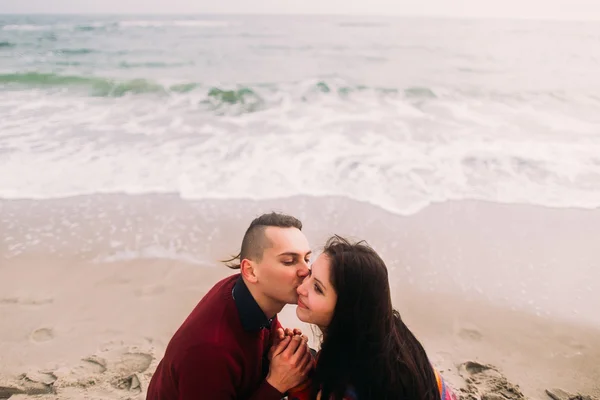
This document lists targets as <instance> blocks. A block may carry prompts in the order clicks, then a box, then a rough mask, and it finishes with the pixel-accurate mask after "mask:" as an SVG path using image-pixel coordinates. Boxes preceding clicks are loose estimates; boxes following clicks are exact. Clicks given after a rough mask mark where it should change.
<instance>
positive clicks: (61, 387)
mask: <svg viewBox="0 0 600 400" xmlns="http://www.w3.org/2000/svg"><path fill="white" fill-rule="evenodd" d="M271 210H275V211H282V212H288V213H291V214H293V215H295V216H297V217H299V218H300V219H302V221H303V223H304V232H305V233H306V235H307V237H308V238H309V241H310V243H311V245H312V246H313V248H314V250H315V251H317V252H318V250H319V246H322V245H323V243H324V240H325V239H326V238H327V237H328V236H329V235H331V234H333V233H337V234H340V235H344V236H348V237H351V238H355V239H365V240H367V241H368V242H369V243H370V244H372V245H373V246H374V247H375V248H376V250H377V251H378V252H380V254H381V255H382V257H383V258H384V260H385V261H386V263H387V266H388V269H389V272H390V282H391V285H392V293H393V301H394V305H395V307H396V308H397V309H398V310H399V311H400V313H401V315H402V317H403V319H404V320H405V322H406V323H407V325H408V326H409V327H410V328H411V329H412V330H413V331H414V332H415V334H416V335H417V337H418V338H419V339H420V340H421V341H422V342H423V344H424V346H425V348H426V350H427V352H428V355H429V357H430V359H431V361H432V363H433V364H434V365H435V366H436V367H437V368H439V369H440V371H442V374H443V375H444V377H446V379H447V380H448V381H449V382H450V384H451V385H452V386H454V387H455V388H456V389H457V390H458V391H459V393H462V395H463V396H467V395H468V394H469V393H470V394H471V395H472V396H479V397H465V398H488V399H490V398H507V397H489V396H490V393H496V394H497V393H500V392H501V391H502V390H504V392H505V393H509V394H510V396H512V397H508V398H515V399H517V398H520V397H519V396H518V392H519V391H520V392H522V394H523V395H524V396H525V397H526V398H530V399H547V398H549V397H547V394H546V392H545V390H547V389H554V388H561V389H563V390H565V391H567V392H570V393H583V394H587V395H593V396H598V395H600V368H598V365H600V334H599V333H600V317H599V316H598V313H597V312H595V310H596V308H597V305H598V304H600V294H599V293H600V287H599V285H600V283H599V282H600V279H598V278H599V276H598V274H599V273H600V270H599V269H598V268H597V266H598V264H597V250H596V246H597V239H598V238H600V210H575V209H552V208H545V207H536V206H526V205H499V204H493V203H486V202H477V201H458V202H447V203H443V204H434V205H431V206H429V207H427V208H425V209H423V210H422V211H420V212H418V213H416V214H414V215H411V216H398V215H394V214H391V213H389V212H387V211H384V210H382V209H380V208H378V207H375V206H372V205H369V204H365V203H361V202H356V201H352V200H348V199H343V198H336V197H290V198H287V199H280V200H268V201H249V200H205V201H189V200H182V199H180V198H178V197H177V196H167V195H143V196H129V195H94V196H76V197H71V198H64V199H55V200H2V201H0V211H1V212H0V230H1V232H2V241H1V242H0V245H1V247H0V260H1V263H0V265H1V267H0V282H2V295H1V296H0V319H1V320H2V329H1V330H0V387H1V388H2V389H0V395H4V397H6V396H7V393H11V392H12V393H14V395H13V396H12V397H11V399H20V398H32V396H34V395H38V394H39V396H40V398H53V399H61V400H62V399H79V398H90V399H92V398H93V399H96V398H97V399H142V398H144V395H145V390H146V389H147V385H148V382H149V380H150V378H151V376H152V373H153V371H154V369H155V368H156V365H157V363H158V362H159V361H160V359H161V357H162V355H163V353H164V350H165V347H166V345H167V343H168V341H169V339H170V337H171V335H172V334H173V333H174V331H175V330H176V329H177V328H178V327H179V325H180V324H181V323H182V322H183V320H184V319H185V317H186V316H187V314H188V313H189V312H190V311H191V310H192V309H193V307H194V306H195V305H196V304H197V302H198V301H199V300H200V299H201V298H202V296H203V294H204V293H206V291H207V290H208V289H209V288H210V287H211V286H212V285H213V284H214V283H216V282H217V281H218V280H219V279H221V278H223V277H225V276H227V275H230V274H232V273H235V271H232V270H230V269H228V268H226V267H225V266H224V265H223V264H221V263H219V260H222V259H225V258H227V257H228V256H229V255H231V254H233V253H236V252H237V251H238V247H239V244H240V241H241V237H242V235H243V232H244V230H245V228H246V227H247V225H248V224H249V222H250V221H251V219H252V218H253V217H254V216H256V215H258V214H260V213H262V212H267V211H271ZM280 319H281V321H282V323H283V324H284V326H286V327H296V326H297V327H301V328H302V329H303V331H304V332H305V333H307V334H309V335H310V336H311V339H312V340H311V345H313V346H315V347H316V346H318V338H315V337H313V336H312V335H313V333H312V332H313V330H311V328H310V327H308V326H305V325H303V324H301V323H299V322H298V321H297V319H296V317H295V312H294V306H287V307H286V308H285V309H284V311H283V312H282V313H281V314H280ZM465 363H467V364H466V365H465ZM484 366H491V367H492V368H493V369H489V370H486V368H487V367H484ZM482 371H483V372H482ZM511 385H517V386H518V389H517V390H513V391H510V390H509V392H506V388H507V387H508V388H510V387H512V386H511ZM461 388H462V390H463V391H462V392H460V390H461ZM19 393H21V394H19ZM44 393H47V394H44ZM515 393H517V394H515ZM482 396H483V397H482ZM485 396H488V397H485Z"/></svg>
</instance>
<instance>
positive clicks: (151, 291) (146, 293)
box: [134, 285, 166, 297]
mask: <svg viewBox="0 0 600 400" xmlns="http://www.w3.org/2000/svg"><path fill="white" fill-rule="evenodd" d="M165 291H166V288H165V286H164V285H149V286H144V287H141V288H139V289H136V290H135V292H134V294H135V295H136V296H138V297H150V296H157V295H160V294H163V293H164V292H165Z"/></svg>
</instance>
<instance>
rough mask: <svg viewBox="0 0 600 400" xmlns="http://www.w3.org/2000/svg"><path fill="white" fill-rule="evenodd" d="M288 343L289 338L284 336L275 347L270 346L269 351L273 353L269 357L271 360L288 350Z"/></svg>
mask: <svg viewBox="0 0 600 400" xmlns="http://www.w3.org/2000/svg"><path fill="white" fill-rule="evenodd" d="M290 341H291V338H290V337H289V336H286V337H285V338H283V339H282V340H281V341H280V342H279V343H278V344H277V345H276V346H271V350H272V351H273V355H272V356H271V358H273V357H276V356H278V355H279V354H281V353H283V352H284V351H285V350H286V349H287V348H288V345H289V344H290Z"/></svg>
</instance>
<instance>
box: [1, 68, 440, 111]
mask: <svg viewBox="0 0 600 400" xmlns="http://www.w3.org/2000/svg"><path fill="white" fill-rule="evenodd" d="M125 65H126V64H122V65H121V67H122V68H125V67H126V66H125ZM139 66H141V65H135V67H139ZM144 66H146V67H150V66H152V67H155V68H160V67H163V66H166V65H163V64H162V63H156V64H152V63H145V64H144ZM169 66H172V65H169ZM0 84H5V85H12V86H13V87H16V88H24V89H31V88H39V87H49V86H54V87H65V88H67V89H68V88H80V89H86V88H87V89H88V92H87V93H88V95H90V96H94V97H98V96H99V97H121V96H124V95H127V94H132V95H139V94H157V95H177V94H184V93H189V92H192V91H196V90H204V94H205V99H204V100H203V101H202V102H201V103H202V104H206V105H210V106H212V107H213V108H214V109H219V108H221V107H223V106H227V105H234V104H236V105H242V106H243V107H242V109H241V110H240V111H243V112H254V111H258V110H260V109H263V108H265V107H268V105H269V104H274V105H276V104H279V103H280V102H281V100H282V98H289V99H291V100H295V101H298V102H310V101H311V100H312V99H314V96H319V95H331V96H338V97H339V98H340V99H347V98H349V97H350V96H353V95H355V94H359V93H365V92H369V93H374V94H376V95H378V96H383V97H386V96H387V97H394V96H399V95H402V96H403V97H405V98H409V99H411V98H413V99H434V98H436V97H437V96H436V94H435V93H434V91H433V90H432V89H430V88H427V87H408V88H405V89H397V88H377V87H368V86H364V85H349V84H347V83H346V82H343V81H332V82H326V81H315V80H308V81H301V82H295V83H290V84H280V85H277V84H273V85H266V84H265V85H256V86H243V85H236V86H234V87H212V86H204V85H202V84H200V83H198V82H183V83H177V84H172V85H162V84H160V83H157V82H153V81H150V80H147V79H132V80H128V81H118V80H114V79H108V78H101V77H83V76H68V75H59V74H53V73H38V72H28V73H15V74H4V75H0Z"/></svg>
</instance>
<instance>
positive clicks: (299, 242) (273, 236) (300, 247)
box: [265, 226, 310, 254]
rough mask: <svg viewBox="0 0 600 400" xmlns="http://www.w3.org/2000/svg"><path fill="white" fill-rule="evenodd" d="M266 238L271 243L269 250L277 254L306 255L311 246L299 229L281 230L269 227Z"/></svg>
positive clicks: (266, 230)
mask: <svg viewBox="0 0 600 400" xmlns="http://www.w3.org/2000/svg"><path fill="white" fill-rule="evenodd" d="M265 236H266V237H267V240H268V241H269V242H270V246H268V249H269V250H271V251H273V252H276V253H288V252H289V253H297V254H306V253H308V252H310V246H309V245H308V240H307V239H306V236H304V233H302V231H301V230H299V229H297V228H279V227H276V226H269V227H267V229H265Z"/></svg>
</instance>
